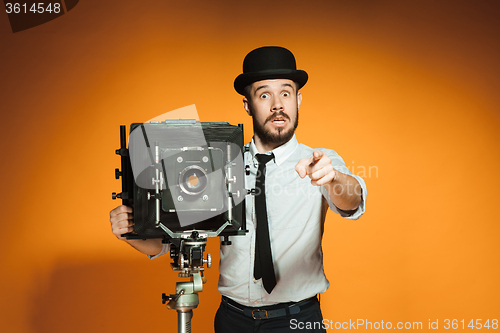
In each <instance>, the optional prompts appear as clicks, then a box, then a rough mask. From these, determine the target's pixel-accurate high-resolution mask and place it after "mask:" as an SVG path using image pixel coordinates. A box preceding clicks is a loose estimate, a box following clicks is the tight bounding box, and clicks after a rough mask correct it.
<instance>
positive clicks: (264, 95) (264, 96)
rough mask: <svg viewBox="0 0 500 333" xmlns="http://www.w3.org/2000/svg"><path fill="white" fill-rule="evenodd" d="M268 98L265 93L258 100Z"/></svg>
mask: <svg viewBox="0 0 500 333" xmlns="http://www.w3.org/2000/svg"><path fill="white" fill-rule="evenodd" d="M268 97H269V94H267V93H266V94H262V95H260V98H262V99H265V98H268Z"/></svg>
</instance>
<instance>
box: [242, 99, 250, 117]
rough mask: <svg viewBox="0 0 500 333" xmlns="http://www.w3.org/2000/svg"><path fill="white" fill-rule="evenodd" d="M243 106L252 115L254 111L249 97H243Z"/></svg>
mask: <svg viewBox="0 0 500 333" xmlns="http://www.w3.org/2000/svg"><path fill="white" fill-rule="evenodd" d="M243 107H244V108H245V110H246V112H247V113H248V115H249V116H251V115H252V111H251V110H250V103H249V102H248V99H247V98H246V97H243Z"/></svg>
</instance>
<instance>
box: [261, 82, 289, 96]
mask: <svg viewBox="0 0 500 333" xmlns="http://www.w3.org/2000/svg"><path fill="white" fill-rule="evenodd" d="M281 87H282V88H283V87H290V88H292V90H293V89H294V87H293V86H292V85H291V84H290V83H283V84H282V85H281ZM265 88H269V86H268V85H267V84H265V85H262V86H260V87H258V88H257V89H255V91H254V94H256V93H257V91H259V90H260V89H265Z"/></svg>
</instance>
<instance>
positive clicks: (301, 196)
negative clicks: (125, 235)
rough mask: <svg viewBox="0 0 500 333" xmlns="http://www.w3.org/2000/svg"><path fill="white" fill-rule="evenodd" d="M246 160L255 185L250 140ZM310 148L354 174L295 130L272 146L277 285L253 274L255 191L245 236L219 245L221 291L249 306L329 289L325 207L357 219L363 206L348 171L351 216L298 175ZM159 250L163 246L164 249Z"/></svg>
mask: <svg viewBox="0 0 500 333" xmlns="http://www.w3.org/2000/svg"><path fill="white" fill-rule="evenodd" d="M246 147H249V150H248V151H247V152H245V155H244V159H245V164H247V165H249V166H250V174H249V175H248V176H246V181H245V184H246V188H247V189H251V188H254V187H255V177H256V172H257V167H258V162H257V160H256V159H255V155H256V154H257V153H258V151H257V148H256V147H255V144H254V141H253V140H252V142H250V143H249V144H247V145H246ZM314 150H322V151H324V152H325V153H326V154H327V155H328V157H329V158H330V159H331V161H332V165H333V167H334V168H335V169H336V170H337V171H339V172H342V173H345V174H348V175H352V174H351V172H350V171H349V169H348V168H347V167H346V165H345V163H344V161H343V160H342V158H341V157H340V156H339V155H338V154H337V153H336V152H335V151H333V150H330V149H322V148H320V149H312V148H310V147H307V146H305V145H303V144H299V143H298V142H297V139H296V137H295V135H294V136H293V138H292V139H290V141H288V142H287V143H285V144H284V145H281V146H279V147H278V148H276V149H274V150H273V151H272V152H273V153H274V156H275V158H274V160H271V161H270V162H268V163H267V166H266V186H265V188H266V203H267V214H268V223H269V237H270V241H271V251H272V255H273V262H274V270H275V273H276V277H277V284H276V287H275V288H274V290H273V291H272V293H271V294H268V293H267V292H266V290H265V289H264V286H263V284H262V279H259V280H255V279H254V277H253V268H254V257H255V228H256V219H255V215H256V214H255V209H254V208H255V207H254V196H253V195H247V197H246V223H247V225H246V226H247V230H248V231H249V232H248V233H247V234H246V236H233V237H230V240H231V241H232V245H228V246H221V261H220V266H219V273H220V277H219V292H220V293H221V294H222V295H224V296H227V297H229V298H231V299H233V300H234V301H236V302H238V303H240V304H243V305H247V306H265V305H272V304H276V303H282V302H291V301H295V302H297V301H301V300H303V299H306V298H309V297H312V296H314V295H316V294H317V293H323V292H325V291H326V290H327V289H328V286H329V283H328V280H327V279H326V276H325V273H324V271H323V253H322V250H321V239H322V236H323V223H324V222H325V216H326V211H327V209H328V206H329V207H330V209H331V210H332V211H334V212H336V213H337V214H340V215H341V216H342V217H345V218H349V219H358V218H359V217H360V216H361V215H362V214H363V213H364V211H365V202H366V185H365V182H364V181H363V179H362V178H361V177H359V176H356V175H352V176H353V177H354V178H356V180H357V181H358V182H359V184H360V185H361V188H362V200H361V204H360V205H359V207H358V209H357V210H356V211H355V212H354V213H353V214H351V215H347V214H346V213H345V212H343V211H339V210H338V209H337V207H335V205H334V204H333V203H332V202H331V200H330V199H329V196H328V193H327V191H326V189H325V188H324V186H313V185H312V184H311V180H310V178H309V177H305V178H304V179H301V178H300V177H299V175H298V174H297V172H296V171H295V165H296V164H297V163H298V162H299V160H300V159H303V158H310V157H311V156H312V154H313V151H314ZM162 252H163V251H162Z"/></svg>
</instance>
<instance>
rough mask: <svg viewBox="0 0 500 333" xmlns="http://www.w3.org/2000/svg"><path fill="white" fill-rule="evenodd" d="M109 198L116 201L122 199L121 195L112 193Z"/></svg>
mask: <svg viewBox="0 0 500 333" xmlns="http://www.w3.org/2000/svg"><path fill="white" fill-rule="evenodd" d="M111 197H112V198H113V200H116V198H119V199H121V198H122V194H121V193H116V192H113V193H111Z"/></svg>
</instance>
